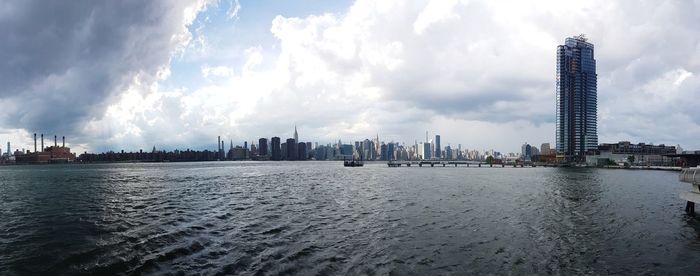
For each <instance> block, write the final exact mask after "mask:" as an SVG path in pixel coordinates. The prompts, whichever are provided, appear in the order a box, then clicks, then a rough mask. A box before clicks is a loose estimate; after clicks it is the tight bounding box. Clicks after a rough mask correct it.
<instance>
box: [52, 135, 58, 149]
mask: <svg viewBox="0 0 700 276" xmlns="http://www.w3.org/2000/svg"><path fill="white" fill-rule="evenodd" d="M53 147H54V148H57V147H58V137H57V136H56V135H54V136H53Z"/></svg>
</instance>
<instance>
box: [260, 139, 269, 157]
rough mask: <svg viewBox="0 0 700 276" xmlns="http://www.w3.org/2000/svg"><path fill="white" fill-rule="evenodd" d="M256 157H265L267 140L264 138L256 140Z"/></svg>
mask: <svg viewBox="0 0 700 276" xmlns="http://www.w3.org/2000/svg"><path fill="white" fill-rule="evenodd" d="M258 155H260V156H267V139H266V138H260V139H258Z"/></svg>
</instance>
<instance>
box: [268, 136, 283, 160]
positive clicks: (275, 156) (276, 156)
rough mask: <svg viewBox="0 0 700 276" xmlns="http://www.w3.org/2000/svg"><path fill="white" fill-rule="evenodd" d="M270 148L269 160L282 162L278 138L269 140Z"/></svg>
mask: <svg viewBox="0 0 700 276" xmlns="http://www.w3.org/2000/svg"><path fill="white" fill-rule="evenodd" d="M270 146H271V147H272V148H271V155H272V156H270V159H272V160H275V161H279V160H282V149H281V144H280V138H279V137H272V139H270Z"/></svg>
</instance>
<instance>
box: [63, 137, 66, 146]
mask: <svg viewBox="0 0 700 276" xmlns="http://www.w3.org/2000/svg"><path fill="white" fill-rule="evenodd" d="M63 147H64V148H65V147H66V136H63Z"/></svg>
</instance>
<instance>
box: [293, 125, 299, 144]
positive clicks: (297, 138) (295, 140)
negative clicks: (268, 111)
mask: <svg viewBox="0 0 700 276" xmlns="http://www.w3.org/2000/svg"><path fill="white" fill-rule="evenodd" d="M294 143H295V144H296V143H299V134H298V133H297V125H294Z"/></svg>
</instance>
